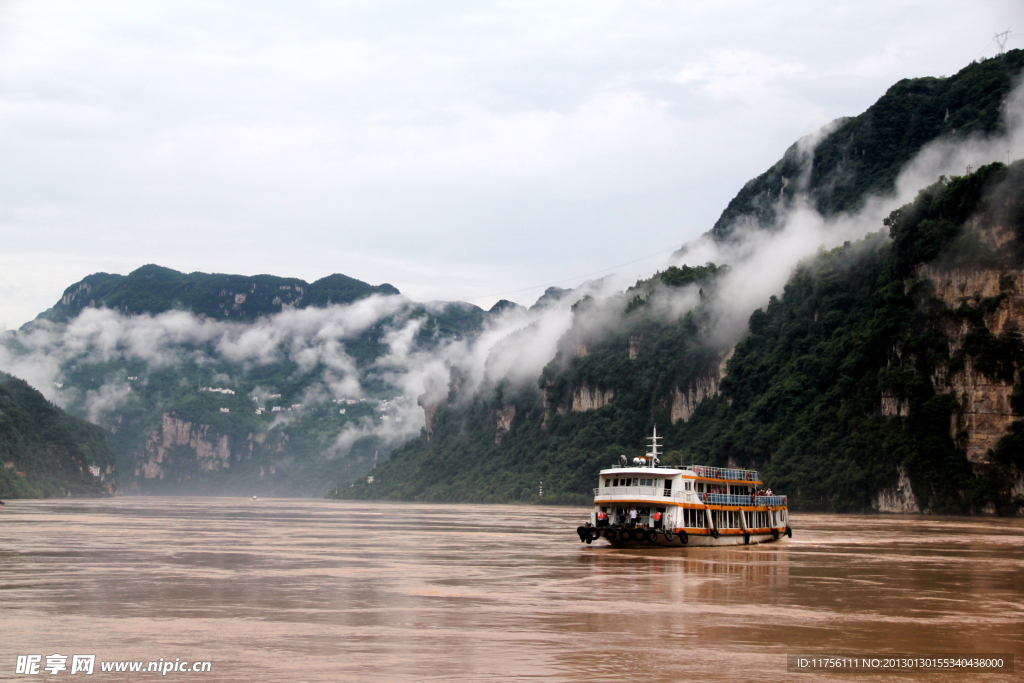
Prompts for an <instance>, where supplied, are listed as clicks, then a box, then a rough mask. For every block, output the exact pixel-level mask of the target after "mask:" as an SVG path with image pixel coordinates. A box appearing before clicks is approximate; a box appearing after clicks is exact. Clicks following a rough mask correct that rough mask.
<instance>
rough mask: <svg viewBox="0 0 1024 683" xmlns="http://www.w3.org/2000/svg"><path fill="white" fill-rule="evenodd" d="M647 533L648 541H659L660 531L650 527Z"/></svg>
mask: <svg viewBox="0 0 1024 683" xmlns="http://www.w3.org/2000/svg"><path fill="white" fill-rule="evenodd" d="M646 535H647V542H648V543H655V542H657V540H658V532H657V531H655V530H654V529H648V530H647V534H646Z"/></svg>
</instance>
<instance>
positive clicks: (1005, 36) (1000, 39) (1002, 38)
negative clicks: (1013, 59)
mask: <svg viewBox="0 0 1024 683" xmlns="http://www.w3.org/2000/svg"><path fill="white" fill-rule="evenodd" d="M1011 33H1012V31H1011V30H1010V29H1006V30H1005V31H1003V32H1002V33H996V34H993V35H992V40H994V41H996V45H998V46H999V54H1003V50H1004V48H1005V47H1006V41H1008V40H1009V39H1010V34H1011Z"/></svg>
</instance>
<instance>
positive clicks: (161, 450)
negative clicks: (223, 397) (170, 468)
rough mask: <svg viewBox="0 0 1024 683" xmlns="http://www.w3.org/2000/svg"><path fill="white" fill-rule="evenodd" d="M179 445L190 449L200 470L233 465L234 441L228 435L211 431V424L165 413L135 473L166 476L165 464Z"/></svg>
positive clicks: (150, 477)
mask: <svg viewBox="0 0 1024 683" xmlns="http://www.w3.org/2000/svg"><path fill="white" fill-rule="evenodd" d="M179 446H183V447H185V448H186V449H188V450H189V451H190V452H191V453H190V454H191V455H193V456H194V458H195V465H196V467H197V469H198V470H199V471H201V472H208V471H215V470H219V469H227V468H228V467H230V466H231V443H230V439H229V438H228V436H227V435H226V434H219V435H218V434H212V433H211V432H210V426H209V425H193V424H192V423H191V422H186V421H185V420H182V419H179V418H178V417H175V416H174V415H172V414H170V413H164V414H163V415H162V420H161V424H160V427H159V428H158V429H157V430H155V431H153V432H152V433H150V435H149V439H148V440H147V442H146V450H145V460H143V461H142V462H141V463H139V465H138V466H137V467H136V468H135V476H141V477H144V478H146V479H163V478H164V477H165V476H167V468H166V466H165V463H167V462H168V461H169V460H170V458H171V453H172V452H173V449H174V448H175V447H179Z"/></svg>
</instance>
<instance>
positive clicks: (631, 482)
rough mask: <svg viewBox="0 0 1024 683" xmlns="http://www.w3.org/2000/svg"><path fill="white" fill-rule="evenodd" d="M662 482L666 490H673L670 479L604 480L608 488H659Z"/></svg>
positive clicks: (633, 478)
mask: <svg viewBox="0 0 1024 683" xmlns="http://www.w3.org/2000/svg"><path fill="white" fill-rule="evenodd" d="M660 482H665V488H667V489H670V488H672V482H671V481H669V480H668V479H645V478H643V477H632V478H623V479H617V478H616V479H612V478H608V479H605V480H604V485H605V486H606V487H607V486H658V485H659V484H660ZM687 491H689V489H687Z"/></svg>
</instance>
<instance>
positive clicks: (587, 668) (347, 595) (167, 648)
mask: <svg viewBox="0 0 1024 683" xmlns="http://www.w3.org/2000/svg"><path fill="white" fill-rule="evenodd" d="M586 512H587V511H586V510H583V509H572V508H551V507H528V506H504V505H419V504H385V503H351V502H340V501H322V500H282V499H277V500H262V499H261V500H256V501H254V500H248V499H227V498H115V499H112V500H102V501H92V500H90V501H57V502H55V501H9V502H8V504H7V506H6V507H4V508H0V680H32V679H42V680H65V679H67V680H77V679H79V678H82V677H83V676H82V674H76V675H75V676H71V675H69V672H68V671H65V672H63V673H60V674H58V675H50V674H47V673H45V672H43V673H42V674H40V675H38V676H19V675H16V674H15V662H16V658H17V655H19V654H21V655H24V654H39V655H43V656H44V658H45V656H46V655H50V654H54V653H59V654H64V655H73V654H95V655H96V661H97V665H96V670H95V673H94V674H93V676H90V677H85V678H84V680H98V681H115V680H133V681H145V680H156V679H158V678H166V679H167V680H178V681H259V682H265V681H266V682H269V681H274V682H279V681H304V682H305V681H309V682H315V681H527V680H529V681H651V682H657V681H691V680H701V681H731V682H736V681H778V680H780V679H785V680H789V679H791V678H793V679H796V680H824V679H826V678H829V679H833V680H851V681H868V680H927V681H947V680H949V681H953V680H992V681H1005V680H1020V678H1019V677H1020V672H1021V671H1022V668H1024V520H1006V519H970V518H929V517H903V516H900V517H895V516H837V515H793V516H792V520H793V521H792V523H793V528H794V535H793V538H792V539H784V540H783V541H781V542H778V543H773V544H767V545H761V546H749V547H736V548H721V549H714V548H694V549H683V548H676V549H652V550H615V549H612V548H611V547H609V546H607V545H605V544H604V543H605V542H604V541H601V542H599V543H595V544H594V545H592V546H587V545H583V544H581V543H580V542H579V540H578V538H577V536H576V534H575V527H576V525H577V524H578V523H579V522H580V521H581V520H583V519H585V518H586ZM798 652H799V653H811V654H815V653H817V654H844V653H846V654H853V653H858V654H863V653H931V654H949V653H1013V654H1015V655H1016V660H1017V666H1016V669H1017V672H1016V673H1014V674H1004V673H992V674H980V675H979V674H974V675H964V674H961V673H948V672H914V673H904V674H896V675H892V674H890V675H888V676H887V675H881V674H877V673H841V674H833V675H831V676H827V675H825V674H821V673H814V674H789V673H787V670H786V654H787V653H798ZM160 658H164V659H165V660H167V661H173V660H175V659H181V660H186V661H209V662H211V663H212V668H211V671H210V672H209V673H188V674H185V673H174V672H171V673H168V674H167V675H166V676H160V675H158V674H154V673H141V674H135V675H126V674H115V673H102V672H100V671H99V662H102V661H118V660H140V661H145V662H149V661H154V660H158V659H160ZM43 663H44V665H45V659H44V662H43ZM68 668H69V669H70V660H69V663H68Z"/></svg>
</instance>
